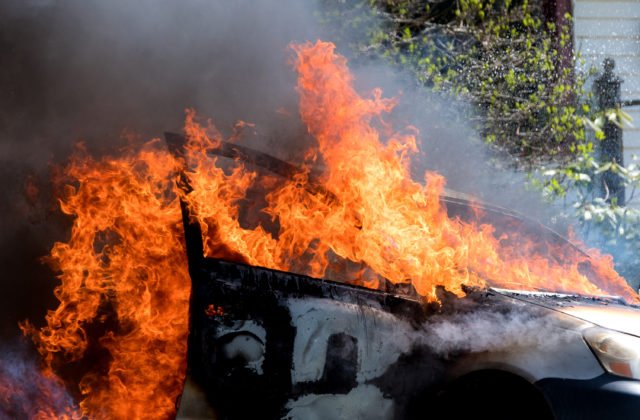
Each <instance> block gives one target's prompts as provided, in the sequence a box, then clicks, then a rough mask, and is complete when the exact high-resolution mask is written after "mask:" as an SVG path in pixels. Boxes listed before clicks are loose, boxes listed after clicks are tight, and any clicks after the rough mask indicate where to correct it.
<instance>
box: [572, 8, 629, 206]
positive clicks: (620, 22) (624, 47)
mask: <svg viewBox="0 0 640 420" xmlns="http://www.w3.org/2000/svg"><path fill="white" fill-rule="evenodd" d="M573 16H574V36H575V39H574V42H575V44H574V45H575V48H576V50H577V51H580V52H581V54H582V56H583V57H584V59H585V60H586V61H587V65H595V66H596V67H597V68H598V69H600V70H601V69H602V62H603V60H604V59H605V58H606V57H611V58H613V59H614V60H615V62H616V68H615V70H614V71H615V73H616V74H617V75H618V76H619V77H620V78H622V80H623V81H624V82H623V83H622V99H623V100H627V99H640V0H574V2H573ZM624 111H626V112H627V113H628V114H630V115H631V117H632V118H633V123H632V124H633V126H634V127H631V128H625V130H624V133H623V140H624V160H625V164H629V163H631V156H632V155H637V156H638V157H639V158H640V107H630V108H624ZM637 204H638V203H636V205H637Z"/></svg>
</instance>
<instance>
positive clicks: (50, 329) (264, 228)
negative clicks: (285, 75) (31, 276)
mask: <svg viewBox="0 0 640 420" xmlns="http://www.w3.org/2000/svg"><path fill="white" fill-rule="evenodd" d="M292 49H293V51H294V53H295V58H296V59H295V69H296V71H297V72H298V74H299V79H298V92H299V94H300V113H301V116H302V119H303V121H304V122H305V123H306V125H307V126H308V130H309V132H310V134H311V135H312V136H313V137H315V139H316V140H317V146H316V148H314V149H312V150H309V152H308V153H307V160H306V161H305V162H304V164H303V165H302V166H301V168H302V169H300V170H299V171H298V170H295V167H291V168H287V170H291V171H292V172H291V176H292V179H290V180H286V179H285V180H280V179H278V180H274V179H273V178H272V177H268V176H264V175H260V174H258V173H257V172H255V171H253V170H252V169H251V168H249V167H247V166H245V165H244V164H242V163H241V162H238V161H236V162H234V163H232V164H231V165H229V163H228V162H226V163H224V164H223V162H221V160H220V159H217V158H212V157H211V156H210V154H209V152H210V151H211V150H215V149H217V148H220V147H222V144H223V143H222V140H223V138H222V135H221V134H220V133H218V132H217V131H216V130H215V128H214V127H213V126H208V127H203V126H201V125H199V124H198V123H197V121H196V117H195V113H194V112H193V111H188V112H187V118H186V126H185V133H186V138H187V143H186V145H185V147H184V151H183V156H182V157H181V158H180V159H178V158H174V157H172V155H171V154H170V153H168V152H167V151H166V150H165V149H164V148H162V147H161V145H160V144H159V142H158V141H151V142H149V143H147V144H146V145H145V146H144V147H142V148H141V149H140V150H138V151H130V152H129V153H125V154H123V155H122V156H119V157H113V158H104V159H101V160H94V159H92V158H91V157H89V156H87V155H86V154H84V153H82V152H80V153H79V154H78V155H77V156H76V157H74V158H73V159H72V162H71V163H70V164H69V166H68V167H67V168H66V170H65V177H64V178H63V179H59V180H57V182H59V183H65V184H67V186H66V188H65V194H64V196H62V197H60V205H61V209H62V211H63V212H64V213H66V214H69V215H72V216H73V217H74V218H75V222H74V225H73V229H72V232H71V237H70V240H69V241H68V242H67V243H57V244H55V245H54V247H53V249H52V251H51V255H50V257H49V260H50V262H51V264H52V266H53V267H54V268H55V269H56V270H59V272H60V276H59V278H60V282H61V283H60V285H59V286H58V287H57V288H56V290H55V294H56V297H57V298H58V299H59V300H60V305H59V307H58V308H57V309H56V310H54V311H50V312H49V314H48V315H47V317H46V321H47V325H46V326H44V327H43V328H41V329H37V328H35V327H33V326H32V325H31V324H29V323H25V324H24V325H23V330H24V332H25V333H26V334H28V335H29V336H31V337H32V338H33V339H34V341H35V343H36V345H37V348H38V350H39V352H40V354H41V355H42V357H43V360H44V366H45V370H46V371H47V372H48V371H50V370H52V371H55V372H58V373H59V376H60V377H61V380H63V381H65V382H66V383H67V385H68V386H69V389H71V393H72V394H73V395H74V396H75V397H76V398H78V400H79V401H80V402H79V409H80V410H81V412H82V415H83V416H86V417H89V418H146V417H148V418H167V417H171V416H172V415H174V413H175V401H176V400H177V398H178V397H179V395H180V393H181V390H182V385H183V379H184V372H185V358H186V338H187V334H188V322H187V320H188V312H189V308H188V300H189V294H190V285H189V275H188V272H187V264H186V257H185V250H184V246H183V243H182V237H183V233H182V231H181V213H180V205H179V198H182V199H183V200H185V202H186V203H187V205H188V206H189V209H190V210H191V213H192V214H193V215H196V216H197V217H198V223H199V225H200V228H201V230H202V235H203V242H204V251H205V254H206V256H208V257H213V258H220V259H228V260H235V261H242V262H245V263H248V264H250V265H254V266H261V267H266V268H271V269H278V270H283V271H293V272H298V273H302V274H307V275H310V276H312V277H317V278H323V277H333V276H334V273H340V272H342V273H343V274H342V276H343V277H342V278H340V274H335V275H336V276H338V279H339V280H343V281H349V282H352V283H355V284H365V285H367V286H369V287H375V285H376V284H377V283H378V282H379V281H382V280H384V281H387V280H388V281H390V282H392V283H396V284H407V283H410V284H411V285H412V286H413V287H414V288H415V290H416V291H417V292H418V293H419V294H420V295H421V296H422V297H423V298H424V300H425V301H430V302H434V301H436V300H437V295H436V290H437V287H439V286H444V287H445V288H446V289H447V290H448V291H450V292H453V293H455V294H457V295H459V296H462V295H464V290H463V288H464V287H465V286H475V287H479V288H483V287H486V286H488V285H493V286H498V287H505V288H511V289H513V288H519V289H528V290H553V291H560V292H574V293H582V294H603V293H606V294H616V295H620V296H622V297H624V298H625V299H627V300H628V301H632V302H638V301H639V299H638V296H637V295H636V294H635V293H634V292H633V290H632V289H631V288H630V287H628V286H627V285H626V283H625V281H624V279H623V278H621V277H620V276H619V275H618V274H617V273H616V272H615V271H614V270H613V264H612V260H611V258H609V257H606V256H601V255H599V254H597V253H592V255H591V256H587V255H586V254H584V253H583V252H581V251H579V250H578V249H577V248H570V249H566V247H564V248H562V249H560V248H558V249H555V248H554V244H553V243H546V244H543V245H542V246H541V244H539V243H534V242H532V241H530V240H529V239H527V238H525V237H514V236H513V235H508V234H506V233H500V234H499V235H498V234H496V232H497V231H496V229H497V228H496V227H493V226H491V225H489V224H487V223H482V222H481V220H479V221H478V222H464V221H462V220H461V219H459V218H451V217H449V216H448V215H447V212H446V208H445V206H444V205H443V204H442V203H441V201H440V199H439V197H440V195H441V194H442V192H443V188H444V184H445V180H444V178H443V177H442V176H440V175H438V174H436V173H427V174H426V175H425V179H424V183H420V182H416V181H414V180H412V179H411V177H410V174H409V163H410V159H411V157H412V155H413V154H414V153H415V152H416V151H417V147H416V137H415V135H416V134H415V130H413V129H408V130H406V132H394V131H393V130H392V128H391V127H389V126H388V125H387V124H386V123H385V121H384V119H383V115H384V114H385V113H387V112H389V111H390V110H391V109H392V108H393V107H394V105H395V103H396V100H395V99H385V98H383V97H382V94H381V92H380V91H379V90H376V91H374V92H373V93H372V94H371V95H370V96H369V97H362V96H360V95H359V94H358V93H357V92H356V91H355V90H354V88H353V87H352V86H351V82H352V79H353V77H352V75H351V74H350V72H349V70H348V68H347V63H346V60H345V59H344V58H343V57H341V56H339V55H337V54H336V53H335V52H334V46H333V44H331V43H327V42H321V41H319V42H317V43H315V44H311V43H307V44H301V45H293V47H292ZM292 168H293V169H292ZM317 168H323V169H324V170H323V171H322V173H321V175H320V176H319V177H318V176H316V175H315V172H313V171H314V170H317ZM181 170H184V173H185V174H186V177H187V178H188V182H189V185H190V192H189V194H185V192H184V191H183V190H182V189H180V188H178V187H177V186H176V183H175V180H176V177H175V174H176V173H177V172H179V171H181ZM318 183H319V186H320V187H321V188H318ZM250 191H253V192H255V191H261V192H263V197H262V200H263V202H264V207H263V208H261V209H260V211H259V212H256V213H257V214H255V215H251V216H250V217H248V219H250V220H249V221H248V222H247V221H246V220H243V214H244V213H246V212H243V209H242V203H243V200H246V199H247V196H248V192H250ZM265 215H266V217H265ZM244 217H245V218H246V216H244ZM479 219H481V216H479ZM548 255H555V256H556V258H554V259H551V258H549V257H548ZM345 267H346V269H345ZM345 272H346V274H344V273H345ZM223 313H224V311H223V309H222V308H220V307H215V306H213V305H211V308H209V309H207V311H206V315H208V316H216V315H220V314H223ZM78 371H80V372H81V373H80V374H78ZM42 412H45V413H46V412H47V411H42ZM49 412H52V413H53V412H54V411H49ZM57 412H59V411H57ZM51 417H55V415H54V414H52V415H51Z"/></svg>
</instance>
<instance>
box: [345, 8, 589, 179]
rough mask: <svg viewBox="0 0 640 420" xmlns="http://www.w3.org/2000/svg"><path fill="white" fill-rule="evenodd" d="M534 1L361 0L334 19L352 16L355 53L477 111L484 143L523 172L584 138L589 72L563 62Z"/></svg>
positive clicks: (559, 42)
mask: <svg viewBox="0 0 640 420" xmlns="http://www.w3.org/2000/svg"><path fill="white" fill-rule="evenodd" d="M539 3H540V2H534V3H532V4H530V3H529V2H528V1H527V0H520V1H511V0H458V1H455V2H453V1H448V2H447V1H445V2H434V3H429V2H427V3H426V4H425V2H424V1H417V0H368V1H355V2H347V3H343V4H342V6H341V11H340V14H341V15H342V16H343V17H344V15H345V14H346V15H347V16H349V15H350V14H353V13H354V11H358V12H360V14H358V18H356V19H352V20H351V25H352V28H353V26H354V22H357V23H355V27H356V28H360V32H359V33H358V35H357V36H355V37H354V38H353V39H355V40H356V41H355V42H356V44H357V45H355V48H356V50H357V51H359V52H360V53H363V54H373V55H376V56H382V57H385V58H387V60H389V61H391V62H392V63H395V64H398V65H400V66H402V67H403V68H405V69H410V70H411V71H413V72H414V74H415V76H416V78H417V80H418V81H420V82H421V83H422V84H424V85H425V86H428V87H430V88H431V89H433V90H436V91H443V92H447V93H450V94H454V95H456V96H457V97H459V98H461V99H464V100H466V101H467V102H469V103H471V104H473V105H475V107H474V109H475V110H476V112H475V113H474V115H471V116H468V118H469V120H470V121H472V122H473V123H474V124H475V126H476V129H477V130H478V132H479V133H481V135H482V136H483V138H484V140H485V141H486V142H487V143H489V144H491V145H492V147H494V148H495V149H496V150H499V151H504V152H507V153H508V156H512V157H513V158H514V159H513V163H514V164H515V165H516V166H520V165H525V166H527V167H531V165H533V164H535V163H537V162H538V161H540V160H549V159H556V158H558V157H560V158H563V157H570V155H571V153H572V152H571V149H572V147H574V145H575V144H576V143H580V142H583V141H584V140H585V126H584V117H585V115H588V113H589V110H588V108H585V107H584V105H586V103H587V101H588V100H589V97H588V95H586V94H585V92H584V90H583V85H584V80H585V77H586V76H587V75H582V74H578V73H576V72H575V71H574V66H573V63H572V62H569V63H568V65H567V63H565V62H564V61H567V60H569V61H571V58H568V57H565V55H563V49H564V48H569V47H570V45H571V42H570V40H571V33H570V31H569V30H568V26H563V27H562V28H556V26H555V25H554V24H546V23H544V22H543V18H542V11H541V10H540V6H539ZM365 4H366V5H368V6H369V9H368V13H369V14H368V15H366V14H363V13H362V12H363V11H364V10H367V9H366V8H365V7H364V5H365ZM374 19H378V22H377V23H378V24H372V22H373V20H374ZM356 32H358V31H357V30H356ZM563 60H564V61H563ZM581 101H582V102H581Z"/></svg>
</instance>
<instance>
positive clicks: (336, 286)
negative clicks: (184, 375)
mask: <svg viewBox="0 0 640 420" xmlns="http://www.w3.org/2000/svg"><path fill="white" fill-rule="evenodd" d="M167 141H168V143H169V144H170V145H172V144H176V143H177V142H181V141H182V139H181V137H180V136H177V135H172V134H168V135H167ZM216 153H217V154H219V155H222V156H226V157H230V158H235V159H237V158H241V159H244V160H246V161H248V162H250V163H252V164H255V165H258V166H261V167H265V168H267V169H268V170H270V171H272V172H274V173H277V174H280V175H282V176H288V175H289V173H290V172H291V171H292V170H293V167H292V166H291V165H289V164H287V163H286V162H282V161H279V160H277V159H274V158H272V157H270V156H268V155H264V154H262V153H259V152H256V151H253V150H251V149H246V148H242V147H240V146H237V145H230V144H224V145H223V146H222V147H221V148H220V149H219V150H218V151H217V152H216ZM442 201H443V202H444V203H445V205H446V208H447V211H448V212H449V213H450V214H455V215H457V216H459V217H466V216H468V215H469V214H470V213H472V212H474V211H475V210H474V209H476V208H477V206H478V205H479V204H478V203H476V202H473V203H472V202H471V201H469V200H468V199H466V197H464V196H460V195H457V194H451V195H446V196H443V197H442ZM481 206H482V210H483V212H484V214H485V215H487V216H488V217H495V218H499V219H501V220H503V221H505V223H504V224H505V225H509V224H510V222H513V221H514V220H515V221H517V222H518V223H519V224H523V223H524V224H531V225H532V226H531V228H532V229H536V230H540V229H542V231H543V234H544V235H547V236H551V237H553V239H554V240H557V241H564V239H562V238H561V237H559V236H558V235H556V234H555V233H553V232H552V231H550V230H548V229H545V228H542V227H541V226H539V225H535V226H533V222H530V221H527V220H526V219H523V218H522V217H521V216H519V215H517V214H515V213H513V212H510V211H507V210H505V209H502V208H498V207H493V206H489V205H481ZM183 216H184V225H185V238H186V243H187V254H188V260H189V270H190V274H191V278H192V287H193V288H192V298H191V329H190V339H189V340H190V342H189V355H188V358H189V360H188V365H189V372H188V374H189V377H190V379H189V384H188V386H187V392H185V396H184V397H183V401H184V400H185V399H187V398H192V396H189V395H186V394H188V393H190V392H192V390H193V389H196V388H197V389H198V392H200V393H201V395H202V398H203V399H206V401H207V402H208V403H209V405H210V406H211V407H214V408H215V416H216V418H230V419H231V418H287V419H289V418H290V419H313V418H317V419H328V418H367V419H370V418H373V419H404V418H425V417H426V418H466V416H471V415H473V416H474V417H478V418H485V417H487V416H488V417H487V418H536V419H538V418H558V419H573V418H581V419H584V418H593V419H598V418H608V419H617V418H619V419H626V418H635V417H636V416H637V413H639V412H640V380H639V379H640V327H639V326H640V311H638V309H637V308H636V307H634V306H630V305H627V304H625V303H624V301H622V300H621V299H619V298H616V297H608V296H603V297H584V296H578V295H568V294H556V293H542V292H524V291H514V290H506V289H494V288H490V289H486V290H476V289H473V290H472V289H468V290H466V292H467V296H466V297H464V298H458V297H456V296H455V295H452V294H450V293H448V292H446V290H444V289H440V290H439V298H440V302H441V303H440V304H428V303H425V302H424V300H423V299H422V298H420V297H419V296H418V295H417V294H416V293H415V291H413V290H412V288H411V287H410V286H409V287H405V286H403V285H400V286H398V285H393V284H391V283H390V282H386V283H384V284H383V285H382V287H381V289H380V290H372V289H369V288H365V287H360V286H354V285H350V284H345V283H342V282H334V281H330V280H321V279H315V278H311V277H307V276H304V275H299V274H294V273H288V272H282V271H277V270H272V269H267V268H261V267H255V266H250V265H246V264H242V263H238V262H232V261H225V260H222V259H215V258H206V257H205V256H204V249H203V241H202V234H201V231H200V228H199V226H198V225H197V223H194V222H193V221H192V219H191V218H190V215H189V211H188V209H187V206H186V205H184V206H183ZM199 395H200V394H199ZM184 405H185V404H183V406H184ZM188 410H189V409H188V408H184V407H183V408H181V411H179V417H180V416H181V415H182V416H184V417H192V416H198V413H194V412H187V411H188ZM181 413H182V414H181ZM208 413H211V412H210V411H208Z"/></svg>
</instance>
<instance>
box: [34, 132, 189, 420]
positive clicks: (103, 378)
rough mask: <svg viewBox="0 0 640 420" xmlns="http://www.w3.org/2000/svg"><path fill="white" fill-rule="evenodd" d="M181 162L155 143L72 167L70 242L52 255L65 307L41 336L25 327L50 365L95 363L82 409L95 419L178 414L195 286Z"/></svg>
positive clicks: (80, 160)
mask: <svg viewBox="0 0 640 420" xmlns="http://www.w3.org/2000/svg"><path fill="white" fill-rule="evenodd" d="M174 165H175V162H174V161H173V159H172V157H171V156H170V155H169V154H168V153H166V152H165V151H164V150H162V149H160V148H159V147H158V145H157V144H155V143H153V142H152V143H150V144H147V145H146V146H145V148H143V149H142V150H141V151H139V152H137V153H131V154H128V155H126V156H123V157H120V158H117V159H110V158H105V159H103V160H100V161H94V160H92V159H90V158H89V157H86V156H78V157H76V158H75V159H74V161H73V162H72V163H71V164H70V165H69V166H68V167H67V169H66V176H67V177H69V178H70V179H71V180H72V181H73V182H74V184H75V185H76V186H75V187H71V186H68V187H67V188H66V196H65V197H63V198H62V199H61V207H62V210H63V211H64V212H65V213H67V214H70V215H73V216H74V217H75V221H74V224H73V228H72V232H71V238H70V240H69V242H67V243H56V244H55V246H54V247H53V250H52V252H51V256H50V260H51V262H52V263H53V265H54V266H56V267H58V268H59V269H60V270H61V275H60V280H61V284H60V286H58V287H57V288H56V290H55V293H56V296H57V297H58V299H60V301H61V303H60V306H59V307H58V308H57V309H56V310H54V311H49V313H48V314H47V317H46V320H47V325H46V326H45V327H44V328H42V329H41V330H40V331H37V330H35V329H34V328H33V327H32V326H30V325H28V324H27V325H25V326H24V329H25V331H26V332H28V333H30V334H32V335H33V336H34V338H35V340H36V343H37V344H38V347H39V350H40V352H41V353H42V355H43V356H44V358H45V361H46V363H47V364H48V365H49V366H52V367H55V368H59V367H61V366H62V365H63V364H65V363H69V362H74V363H75V364H76V365H77V366H87V363H89V365H88V366H89V367H88V372H84V375H83V377H82V380H81V381H80V393H81V394H82V396H83V397H82V398H83V399H82V402H81V403H80V407H81V409H82V412H83V413H84V414H85V415H88V416H89V417H91V418H167V417H170V416H171V415H172V414H173V413H174V411H175V401H176V398H177V397H178V396H179V395H180V392H181V388H182V378H183V375H184V367H185V363H184V360H185V355H186V336H187V317H188V298H189V291H190V288H189V277H188V273H187V270H186V264H185V256H184V255H185V252H184V247H183V246H182V244H181V239H180V238H181V235H180V228H181V224H180V222H181V216H180V209H179V206H178V205H177V204H178V203H177V196H176V194H175V191H173V188H174V182H173V179H172V176H171V175H172V171H173V168H174ZM84 358H89V360H90V362H85V361H83V359H84ZM72 366H73V364H72Z"/></svg>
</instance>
